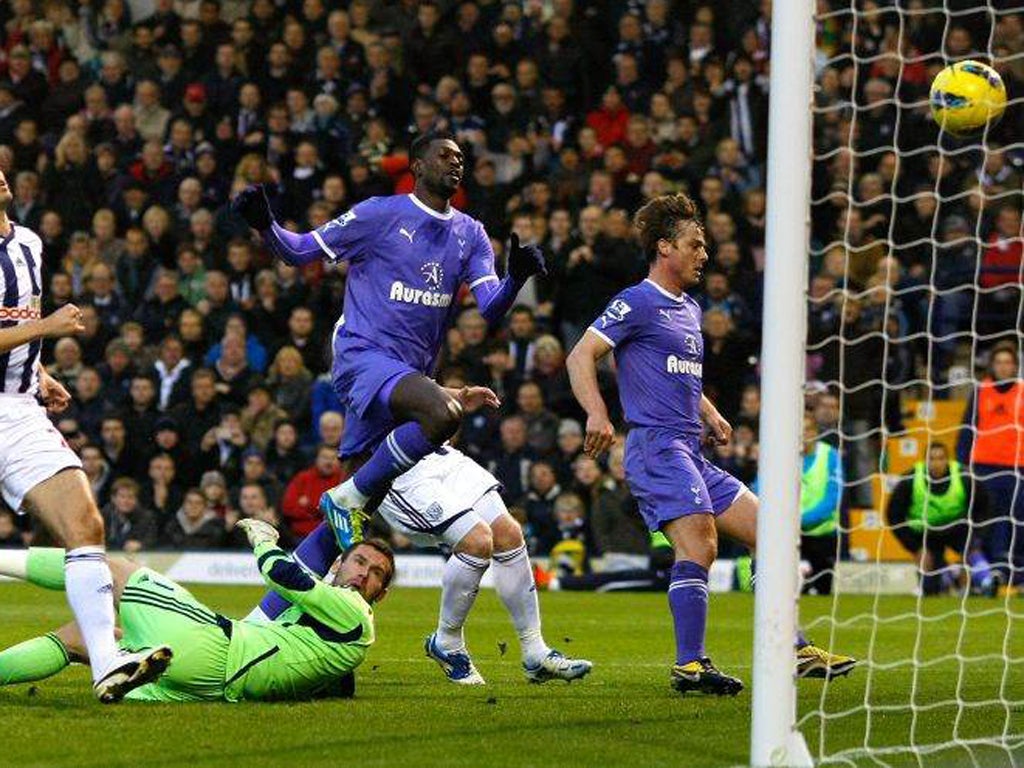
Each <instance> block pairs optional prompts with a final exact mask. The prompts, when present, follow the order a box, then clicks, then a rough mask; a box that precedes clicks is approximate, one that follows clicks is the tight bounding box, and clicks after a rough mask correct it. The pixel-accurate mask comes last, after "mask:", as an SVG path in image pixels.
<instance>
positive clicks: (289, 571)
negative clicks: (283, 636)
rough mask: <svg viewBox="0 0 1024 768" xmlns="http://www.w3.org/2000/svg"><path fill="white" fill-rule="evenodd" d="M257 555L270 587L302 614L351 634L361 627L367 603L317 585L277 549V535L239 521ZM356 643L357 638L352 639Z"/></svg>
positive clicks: (257, 523)
mask: <svg viewBox="0 0 1024 768" xmlns="http://www.w3.org/2000/svg"><path fill="white" fill-rule="evenodd" d="M237 525H238V527H239V528H241V529H242V530H244V531H245V534H246V536H247V537H248V539H249V544H250V545H251V546H252V548H253V554H254V555H256V563H257V565H258V567H259V569H260V575H261V576H263V580H264V581H265V582H266V583H267V586H268V587H270V588H271V589H272V590H274V591H275V592H277V593H278V594H279V595H281V597H283V598H284V599H285V600H287V601H288V602H290V603H292V604H293V605H297V606H299V608H301V609H302V610H303V612H305V613H308V614H309V615H310V616H312V617H313V618H314V619H316V620H318V621H321V622H323V623H324V624H327V625H329V626H331V627H333V628H335V629H339V630H342V631H349V630H352V628H353V627H354V626H356V625H360V626H361V622H362V619H363V616H364V613H363V611H364V610H365V606H366V601H364V600H363V598H362V597H361V596H360V595H359V594H358V593H357V592H356V591H355V590H348V589H337V588H334V587H329V586H327V585H326V584H325V583H323V582H322V581H317V580H316V579H314V578H313V577H312V576H310V575H309V574H308V573H307V572H306V570H305V569H304V568H303V567H302V566H301V565H299V564H298V563H297V562H296V561H295V559H294V558H293V557H292V556H291V555H289V554H288V553H287V552H285V551H284V550H283V549H281V548H280V547H278V546H277V539H278V536H279V534H278V532H277V530H276V529H275V528H274V527H273V526H272V525H269V524H267V523H264V522H262V521H259V520H251V519H246V520H239V521H238V523H237ZM353 639H356V638H353Z"/></svg>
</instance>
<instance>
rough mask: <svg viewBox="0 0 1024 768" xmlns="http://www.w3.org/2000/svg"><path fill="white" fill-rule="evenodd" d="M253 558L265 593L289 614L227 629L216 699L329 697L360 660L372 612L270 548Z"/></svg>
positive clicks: (368, 641)
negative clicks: (221, 680) (220, 693)
mask: <svg viewBox="0 0 1024 768" xmlns="http://www.w3.org/2000/svg"><path fill="white" fill-rule="evenodd" d="M255 555H256V558H257V562H258V564H259V569H260V573H261V574H262V576H263V578H264V580H265V581H266V582H267V585H268V586H269V587H270V588H271V589H273V590H274V591H275V592H277V593H278V594H279V595H281V596H282V597H284V598H285V599H287V600H289V601H290V602H291V603H292V606H291V607H290V608H289V609H288V610H287V611H285V612H284V613H283V614H281V615H280V616H279V617H278V618H277V619H275V620H274V621H273V622H270V623H263V624H260V623H256V622H248V621H236V622H233V623H232V631H231V642H230V645H229V647H228V658H227V666H226V670H225V684H224V698H225V699H227V700H228V701H241V700H244V699H258V700H261V701H267V700H273V699H296V698H312V697H316V696H322V695H325V694H329V693H330V692H331V689H332V688H333V687H334V686H335V685H336V684H337V683H338V680H339V678H340V677H341V676H342V675H344V674H346V673H347V672H351V671H352V670H353V669H355V668H356V667H358V666H359V665H360V664H361V663H362V662H363V659H365V658H366V652H367V651H368V650H369V648H370V646H371V645H372V644H373V641H374V630H373V610H372V609H371V608H370V605H369V603H367V602H366V600H364V599H363V597H362V595H360V594H359V592H357V591H356V590H355V589H352V588H347V587H333V586H328V585H327V584H325V583H324V582H321V581H317V580H316V579H314V578H312V577H311V576H310V575H309V574H308V573H307V572H306V571H305V570H303V569H302V567H301V566H300V565H299V564H298V563H296V562H295V560H293V559H292V558H291V557H290V556H289V555H288V554H287V553H286V552H285V551H284V550H282V549H279V548H278V547H277V546H276V545H273V544H267V543H264V544H260V545H258V546H257V547H256V548H255Z"/></svg>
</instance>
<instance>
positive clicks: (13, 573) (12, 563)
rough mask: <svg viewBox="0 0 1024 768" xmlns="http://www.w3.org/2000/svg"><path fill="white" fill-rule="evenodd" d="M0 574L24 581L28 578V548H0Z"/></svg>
mask: <svg viewBox="0 0 1024 768" xmlns="http://www.w3.org/2000/svg"><path fill="white" fill-rule="evenodd" d="M0 576H10V577H11V578H12V579H21V580H22V581H25V580H26V579H27V578H28V550H27V549H2V550H0Z"/></svg>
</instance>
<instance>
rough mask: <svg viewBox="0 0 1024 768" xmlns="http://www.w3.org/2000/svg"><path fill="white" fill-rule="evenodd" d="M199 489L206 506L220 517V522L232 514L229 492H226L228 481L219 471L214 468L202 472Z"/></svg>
mask: <svg viewBox="0 0 1024 768" xmlns="http://www.w3.org/2000/svg"><path fill="white" fill-rule="evenodd" d="M199 490H200V491H202V492H203V496H204V497H205V498H206V506H208V507H209V508H210V509H212V510H213V511H214V513H215V514H216V515H217V517H219V518H220V519H221V523H222V524H223V521H224V520H225V519H227V518H228V517H231V516H234V510H233V509H232V508H231V494H230V493H229V492H228V481H227V479H226V478H225V477H224V475H222V474H221V473H220V472H218V471H217V470H215V469H212V470H207V471H206V472H203V476H202V478H201V479H200V480H199Z"/></svg>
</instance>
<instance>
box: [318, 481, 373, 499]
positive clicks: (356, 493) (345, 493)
mask: <svg viewBox="0 0 1024 768" xmlns="http://www.w3.org/2000/svg"><path fill="white" fill-rule="evenodd" d="M327 492H328V493H329V494H331V498H332V499H334V503H335V504H339V505H341V506H344V505H345V504H346V503H351V502H353V501H354V502H356V503H357V504H359V505H363V504H365V503H366V500H367V499H369V498H370V497H369V496H367V495H366V494H365V493H363V492H362V491H360V490H359V489H358V488H356V483H355V480H354V479H353V478H351V477H350V478H349V479H348V480H346V481H345V482H343V483H341V484H340V485H336V486H334V487H333V488H328V489H327Z"/></svg>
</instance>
